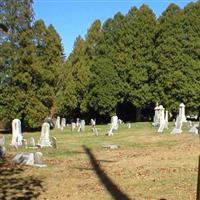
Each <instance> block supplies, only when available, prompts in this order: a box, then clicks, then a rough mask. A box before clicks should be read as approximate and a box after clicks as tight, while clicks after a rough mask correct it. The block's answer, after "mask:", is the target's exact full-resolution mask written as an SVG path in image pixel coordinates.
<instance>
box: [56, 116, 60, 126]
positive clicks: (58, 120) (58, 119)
mask: <svg viewBox="0 0 200 200" xmlns="http://www.w3.org/2000/svg"><path fill="white" fill-rule="evenodd" d="M56 128H58V129H60V117H59V116H58V117H57V118H56Z"/></svg>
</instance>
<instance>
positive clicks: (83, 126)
mask: <svg viewBox="0 0 200 200" xmlns="http://www.w3.org/2000/svg"><path fill="white" fill-rule="evenodd" d="M84 131H85V120H81V121H80V125H79V127H78V132H84Z"/></svg>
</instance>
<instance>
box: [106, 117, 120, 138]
mask: <svg viewBox="0 0 200 200" xmlns="http://www.w3.org/2000/svg"><path fill="white" fill-rule="evenodd" d="M113 130H118V117H117V115H115V116H112V117H111V125H110V130H109V131H108V135H109V136H111V135H113Z"/></svg>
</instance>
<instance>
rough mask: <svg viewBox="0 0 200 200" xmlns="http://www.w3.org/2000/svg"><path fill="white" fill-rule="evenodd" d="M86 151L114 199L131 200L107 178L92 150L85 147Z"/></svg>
mask: <svg viewBox="0 0 200 200" xmlns="http://www.w3.org/2000/svg"><path fill="white" fill-rule="evenodd" d="M83 149H84V151H85V152H86V154H87V155H88V157H89V159H90V162H91V164H92V166H93V169H94V171H95V173H96V175H97V176H98V178H99V179H100V181H101V182H102V184H103V185H104V186H105V188H106V189H107V191H108V192H109V193H110V194H111V195H112V197H113V199H116V200H131V199H130V198H129V197H128V195H126V194H125V193H123V192H122V191H121V190H120V189H119V187H118V186H117V185H116V184H115V183H113V182H112V180H111V179H110V178H109V177H108V176H107V174H106V173H105V172H104V171H103V170H102V169H101V167H100V166H99V162H98V161H97V160H96V158H95V156H94V155H93V153H92V152H91V150H90V149H89V148H87V147H85V146H83Z"/></svg>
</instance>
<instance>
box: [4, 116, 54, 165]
mask: <svg viewBox="0 0 200 200" xmlns="http://www.w3.org/2000/svg"><path fill="white" fill-rule="evenodd" d="M49 133H50V125H49V123H47V122H45V123H43V124H42V130H41V137H40V139H39V141H38V144H37V145H36V143H35V139H34V138H33V137H31V138H30V139H29V140H28V141H30V142H29V143H28V141H27V140H26V139H24V138H23V135H22V131H21V121H20V120H19V119H14V120H13V121H12V141H11V145H12V146H14V147H15V148H18V147H19V146H24V147H25V148H38V147H40V148H43V147H54V148H57V140H56V138H55V137H52V138H51V140H50V137H49ZM28 144H30V146H29V145H28ZM4 145H5V138H4V137H3V139H2V141H1V139H0V158H1V159H3V158H4V157H5V146H4ZM12 161H13V162H14V163H21V164H26V165H32V166H38V167H45V166H46V165H44V164H43V154H42V153H41V152H36V153H31V152H22V153H18V154H17V155H15V157H14V158H13V159H12Z"/></svg>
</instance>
